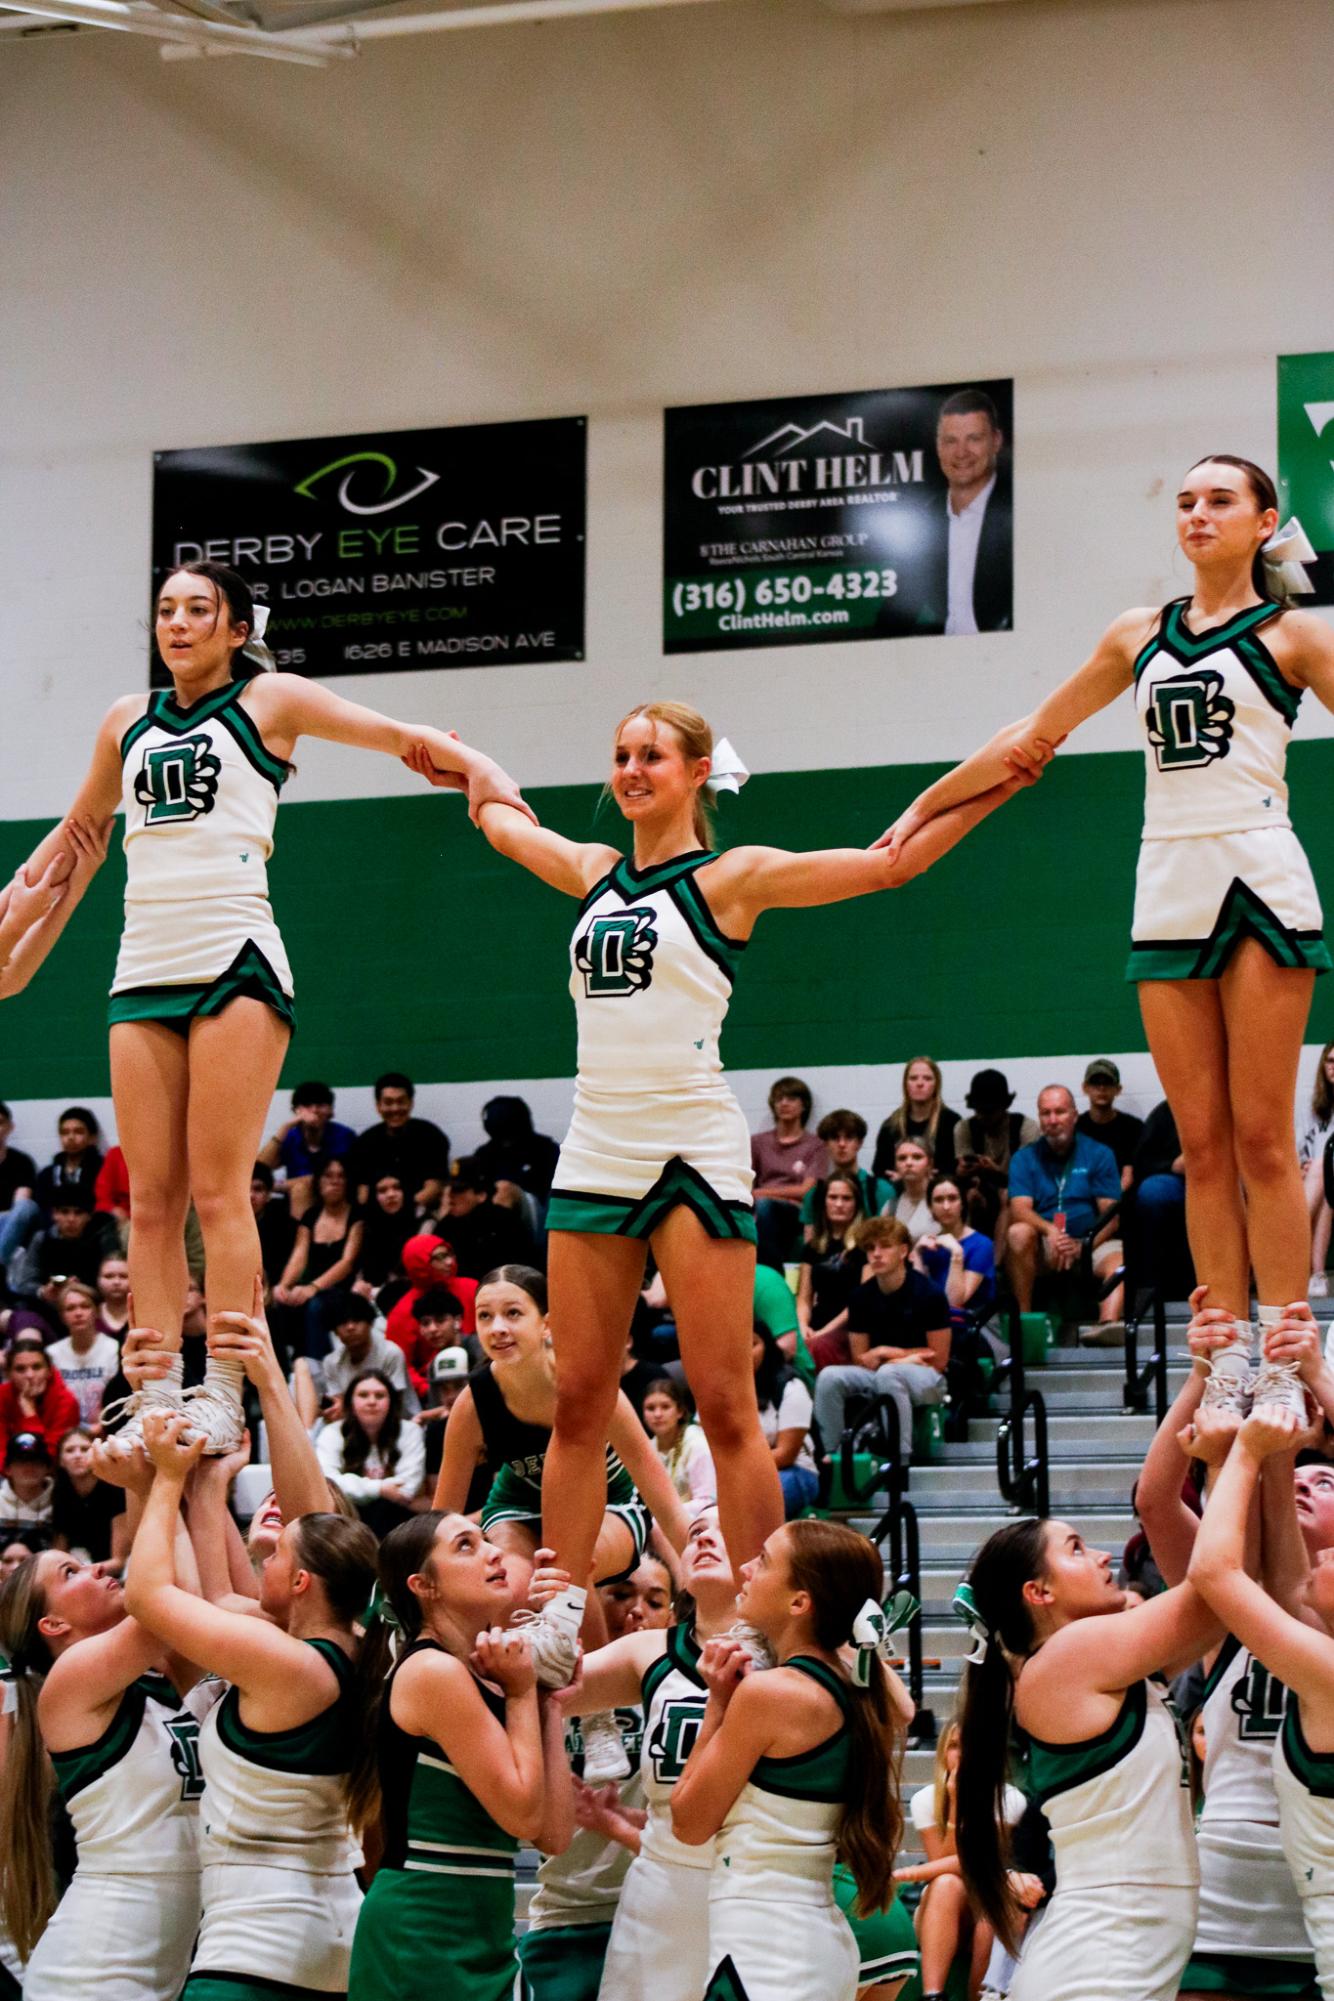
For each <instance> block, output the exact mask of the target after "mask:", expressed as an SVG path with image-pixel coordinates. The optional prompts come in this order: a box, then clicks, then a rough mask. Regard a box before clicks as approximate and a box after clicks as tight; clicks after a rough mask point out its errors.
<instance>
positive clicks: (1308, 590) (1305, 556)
mask: <svg viewBox="0 0 1334 2001" xmlns="http://www.w3.org/2000/svg"><path fill="white" fill-rule="evenodd" d="M1260 554H1261V556H1262V557H1263V559H1264V566H1265V570H1266V572H1267V573H1268V576H1269V581H1270V583H1271V585H1272V586H1273V587H1274V588H1275V589H1276V590H1281V591H1282V592H1283V593H1284V594H1285V595H1286V596H1287V597H1311V596H1313V595H1314V593H1315V585H1314V584H1313V583H1312V582H1311V579H1310V578H1309V577H1308V576H1307V574H1306V571H1305V570H1304V569H1303V567H1302V565H1303V564H1304V563H1314V562H1315V560H1316V552H1315V550H1314V549H1313V548H1312V547H1311V544H1310V540H1309V538H1308V536H1307V533H1306V530H1305V529H1304V528H1303V527H1302V524H1301V522H1300V521H1299V520H1298V519H1297V517H1296V515H1295V514H1292V515H1289V517H1288V519H1287V520H1286V521H1285V522H1284V524H1283V526H1282V527H1281V528H1279V529H1277V530H1276V531H1275V533H1274V534H1272V535H1271V536H1270V538H1269V540H1268V541H1267V542H1266V543H1265V545H1264V547H1263V548H1262V549H1261V551H1260Z"/></svg>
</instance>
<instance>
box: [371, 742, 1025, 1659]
mask: <svg viewBox="0 0 1334 2001" xmlns="http://www.w3.org/2000/svg"><path fill="white" fill-rule="evenodd" d="M718 753H722V755H721V756H719V755H718ZM410 761H411V762H412V763H413V766H414V768H415V769H417V770H419V771H420V772H421V773H422V775H423V776H424V777H428V778H431V779H432V782H434V783H439V782H440V779H439V777H438V775H435V774H433V773H432V769H431V758H430V753H429V751H423V752H421V753H420V754H418V755H417V756H416V757H415V758H414V759H412V760H410ZM744 776H745V773H744V770H743V768H742V767H741V766H740V764H739V763H738V762H737V760H736V756H735V753H734V752H732V751H731V750H730V748H729V747H728V746H727V745H726V743H725V742H724V743H723V744H721V745H719V746H718V747H717V752H715V745H714V740H713V732H712V731H711V729H710V728H709V726H708V724H707V723H706V722H705V721H704V719H703V717H702V716H700V715H698V714H697V713H696V711H695V710H694V709H691V708H688V707H686V705H685V704H684V703H680V702H652V703H647V704H645V705H644V706H642V707H640V708H637V709H633V710H632V711H631V712H630V714H629V715H628V716H626V717H625V719H624V720H623V721H622V722H621V724H620V725H619V726H618V728H617V731H616V735H615V739H614V744H613V755H612V770H611V778H610V790H611V794H612V797H613V798H614V800H615V802H616V804H617V806H618V807H619V809H620V811H621V813H622V815H623V816H624V818H625V819H626V820H627V821H629V823H630V825H631V827H632V828H633V830H634V856H633V859H632V860H627V859H626V858H625V857H624V856H623V855H621V854H620V853H619V852H618V851H617V849H615V848H611V847H606V846H604V845H603V844H602V843H601V842H579V841H570V840H566V839H565V838H564V836H562V835H560V834H556V833H553V832H552V831H551V830H550V829H549V828H546V827H538V826H535V825H533V824H531V823H530V822H529V821H528V820H527V819H525V817H524V815H523V813H522V812H521V811H518V810H515V809H514V808H513V807H512V806H510V805H509V804H507V803H506V802H504V801H499V800H497V801H496V802H495V803H493V804H488V805H487V806H486V807H485V809H484V810H483V811H482V812H481V813H480V814H479V822H480V825H481V828H482V831H483V833H484V834H485V835H486V837H487V839H488V840H489V841H490V843H491V845H492V846H493V847H494V848H496V849H497V850H498V851H499V852H500V853H501V854H504V855H508V856H509V857H510V859H511V860H513V861H516V862H518V863H519V864H520V865H521V866H522V867H524V868H526V869H528V870H530V871H531V872H532V873H533V874H534V875H537V876H540V877H541V879H542V881H543V882H546V883H549V884H550V885H551V887H552V888H553V889H558V890H561V891H563V892H564V893H565V894H566V895H567V896H572V897H575V898H576V899H578V901H579V906H580V908H579V915H578V917H577V919H576V921H575V929H574V936H573V939H572V941H571V948H570V949H571V979H570V991H571V993H572V995H573V997H574V1003H575V1011H576V1015H577V1019H578V1028H579V1074H578V1083H577V1086H576V1091H575V1109H574V1119H573V1122H572V1124H571V1126H570V1130H569V1132H568V1133H567V1135H566V1138H565V1144H564V1146H563V1147H562V1149H561V1155H560V1160H559V1163H558V1165H557V1168H556V1175H555V1181H554V1184H553V1187H552V1192H551V1203H550V1207H549V1208H548V1211H547V1229H548V1232H549V1241H548V1260H549V1263H548V1271H549V1277H550V1282H551V1327H552V1336H553V1340H554V1344H555V1353H556V1370H557V1379H556V1415H555V1425H554V1428H553V1433H552V1440H551V1448H550V1450H549V1452H548V1454H547V1461H546V1470H545V1473H544V1476H543V1483H542V1519H543V1536H542V1540H543V1543H544V1544H545V1545H546V1546H547V1547H548V1548H550V1549H552V1550H554V1551H555V1553H556V1562H557V1563H558V1564H559V1565H560V1566H561V1568H562V1569H565V1570H567V1571H568V1572H569V1574H570V1576H571V1577H572V1578H574V1579H577V1580H579V1582H578V1583H576V1584H574V1585H571V1586H570V1588H569V1589H568V1590H566V1591H564V1592H562V1593H561V1595H560V1596H559V1597H558V1598H556V1599H554V1600H553V1601H552V1603H551V1604H550V1605H548V1606H547V1607H546V1608H545V1610H544V1612H543V1614H542V1621H541V1623H540V1625H539V1626H537V1627H535V1628H534V1633H533V1648H534V1660H535V1661H536V1663H537V1669H538V1675H539V1678H540V1679H541V1680H543V1681H547V1682H552V1683H559V1682H564V1681H568V1680H569V1678H570V1676H571V1674H572V1673H573V1670H574V1661H575V1651H576V1644H577V1638H578V1633H579V1628H580V1624H581V1622H582V1619H583V1615H584V1607H585V1602H586V1597H587V1588H586V1586H585V1585H584V1584H583V1581H582V1580H583V1579H585V1578H586V1577H587V1576H588V1573H589V1567H590V1564H591V1562H592V1558H593V1550H594V1545H595V1543H596V1541H597V1536H598V1530H599V1527H600V1524H601V1522H602V1517H603V1510H604V1506H605V1498H604V1497H605V1491H606V1471H605V1450H606V1443H607V1437H608V1428H609V1426H610V1423H611V1417H612V1411H613V1408H614V1406H615V1402H616V1396H617V1390H618V1385H619V1380H620V1362H621V1357H622V1355H623V1353H624V1350H625V1340H626V1333H627V1330H628V1328H629V1325H630V1319H631V1315H632V1312H633V1310H634V1305H635V1301H636V1299H637V1297H638V1293H639V1289H640V1286H641V1285H642V1283H643V1274H644V1259H645V1253H646V1248H647V1246H649V1245H650V1244H651V1245H652V1249H653V1255H654V1258H655V1260H656V1262H657V1265H658V1269H659V1271H660V1272H661V1273H662V1276H663V1280H664V1283H665V1285H666V1288H667V1293H668V1296H669V1298H670V1300H671V1303H672V1311H673V1313H674V1315H675V1319H676V1326H677V1332H678V1335H679V1338H680V1343H681V1358H682V1360H683V1362H684V1364H685V1368H686V1374H687V1377H688V1379H689V1382H690V1388H691V1394H692V1395H693V1396H694V1399H695V1403H696V1407H697V1408H698V1410H699V1414H700V1420H701V1422H702V1424H703V1426H704V1430H705V1434H706V1436H707V1437H708V1440H709V1446H710V1449H711V1451H712V1453H713V1462H714V1466H715V1468H716V1470H717V1474H718V1507H719V1513H720V1515H721V1518H722V1525H723V1532H724V1534H725V1536H726V1538H727V1546H728V1549H729V1551H730V1552H731V1555H732V1561H733V1564H734V1565H735V1564H737V1563H739V1562H741V1561H742V1560H744V1559H745V1558H748V1557H752V1556H754V1555H755V1554H756V1553H757V1552H758V1550H759V1549H760V1547H761V1546H762V1544H763V1542H764V1539H765V1537H766V1535H768V1534H769V1532H770V1530H771V1529H773V1528H775V1527H777V1525H778V1524H779V1523H780V1522H781V1521H782V1519H783V1497H782V1493H781V1490H780V1488H779V1484H778V1474H777V1472H776V1471H775V1469H774V1459H773V1454H772V1452H771V1451H770V1450H769V1447H768V1445H767V1444H766V1442H765V1438H764V1433H763V1432H762V1431H761V1429H760V1422H759V1411H758V1408H757V1405H756V1401H755V1379H754V1370H753V1368H752V1364H751V1324H752V1311H751V1308H752V1293H753V1290H754V1277H755V1249H754V1245H755V1217H754V1210H753V1207H752V1203H751V1180H752V1176H751V1171H750V1164H749V1163H750V1135H749V1133H748V1131H747V1129H746V1122H745V1119H744V1117H743V1116H742V1112H741V1108H740V1106H739V1105H738V1104H737V1102H736V1100H735V1098H734V1097H733V1096H732V1093H731V1091H730V1090H729V1089H728V1087H727V1084H726V1082H725V1080H724V1078H723V1073H722V1063H721V1060H720V1058H719V1054H718V1038H719V1034H720V1032H721V1029H722V1024H723V1018H724V1016H725V1015H726V1012H727V1006H728V1001H729V1000H730V997H731V991H732V981H733V979H734V977H735V975H736V973H737V971H738V970H739V967H740V962H741V954H742V952H743V951H744V949H745V945H746V940H747V939H748V938H749V936H750V933H751V931H752V930H753V928H754V926H755V923H756V920H757V919H758V918H759V916H760V915H761V914H762V913H763V912H764V911H766V910H773V909H781V908H789V909H796V908H801V907H809V906H814V905H820V904H826V903H838V902H841V901H844V900H845V899H847V898H849V897H853V896H866V895H869V894H870V893H871V892H872V891H873V890H879V889H891V888H894V887H895V886H897V885H898V884H900V883H905V882H907V881H909V880H910V879H911V878H912V877H913V876H915V875H919V874H920V873H921V872H922V870H923V869H925V868H928V867H929V866H930V865H931V863H932V862H933V861H935V860H937V859H938V858H939V857H940V856H941V855H943V854H944V853H946V852H947V850H948V849H949V848H951V847H953V846H954V844H955V842H956V841H958V840H960V839H961V838H962V837H963V835H964V834H965V833H966V832H967V831H968V830H969V828H970V827H973V826H975V825H976V824H977V822H978V821H979V820H981V819H984V818H985V817H986V815H987V814H988V813H989V812H991V811H992V810H993V809H994V808H995V807H996V806H998V805H1000V804H1001V803H1002V801H1003V800H1004V799H1006V798H1007V797H1008V796H1009V793H1010V792H1011V791H1012V790H1013V789H1015V786H1016V784H1017V783H1022V782H1027V780H1026V779H1017V778H1016V776H1015V775H1014V774H1013V773H1005V772H1002V773H1001V774H1000V775H999V779H998V782H997V784H996V786H995V787H994V789H993V790H992V791H991V792H990V793H989V794H988V795H987V796H986V797H984V798H975V799H973V800H971V801H970V802H969V803H968V804H967V805H966V806H963V807H961V808H960V809H959V811H958V812H957V813H948V814H942V815H941V816H940V817H939V818H938V819H936V820H935V821H934V823H933V824H932V825H931V826H930V827H929V828H927V829H925V830H924V831H923V833H922V834H921V835H919V836H917V837H916V838H915V839H913V840H912V841H911V842H910V843H909V844H907V846H906V847H905V849H904V852H903V854H902V856H901V857H900V858H899V859H897V860H893V861H891V859H890V858H889V857H888V856H886V855H884V854H883V853H878V852H875V851H868V850H863V849H857V848H831V849H826V850H823V851H821V852H817V853H812V854H789V853H786V852H784V851H783V850H782V849H779V848H761V847H742V848H731V849H729V850H727V851H726V852H725V853H721V854H720V853H719V852H718V851H717V850H716V849H715V848H714V847H713V846H712V833H711V828H710V823H709V817H708V812H707V808H706V805H705V791H706V788H708V787H710V786H712V787H713V788H715V789H716V788H717V787H718V786H720V785H722V786H726V787H730V789H732V790H736V789H737V786H738V784H739V781H740V779H741V778H742V777H744Z"/></svg>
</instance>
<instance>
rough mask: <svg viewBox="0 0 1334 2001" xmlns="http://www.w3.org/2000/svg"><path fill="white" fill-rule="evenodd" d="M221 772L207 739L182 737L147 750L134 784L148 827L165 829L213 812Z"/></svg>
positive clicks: (202, 737) (136, 796)
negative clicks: (176, 741)
mask: <svg viewBox="0 0 1334 2001" xmlns="http://www.w3.org/2000/svg"><path fill="white" fill-rule="evenodd" d="M221 771H222V766H221V764H220V763H219V762H218V759H217V758H216V757H215V756H214V754H213V749H212V746H211V745H210V743H209V740H208V738H207V737H206V736H187V737H182V738H181V739H180V741H179V742H178V743H169V744H162V745H160V746H158V747H157V748H156V749H153V750H148V751H145V753H144V761H143V764H142V766H141V767H140V770H139V776H138V777H137V778H136V779H135V781H134V796H135V798H136V799H137V800H138V802H139V804H140V805H141V806H143V807H144V808H145V809H146V811H145V813H144V823H145V825H146V826H149V827H164V826H168V825H170V824H171V823H172V822H173V821H176V820H198V819H200V818H202V816H203V815H204V814H205V813H211V812H212V811H213V802H214V800H215V799H216V798H217V796H218V777H219V774H220V773H221Z"/></svg>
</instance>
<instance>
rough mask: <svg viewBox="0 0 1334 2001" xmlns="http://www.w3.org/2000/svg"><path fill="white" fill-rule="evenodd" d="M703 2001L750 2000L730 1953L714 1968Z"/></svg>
mask: <svg viewBox="0 0 1334 2001" xmlns="http://www.w3.org/2000/svg"><path fill="white" fill-rule="evenodd" d="M703 2001H750V1996H749V1995H748V1994H747V1992H746V1990H745V1988H744V1987H743V1986H742V1984H741V1975H740V1974H739V1973H738V1972H737V1970H736V1965H735V1963H734V1961H733V1959H732V1955H731V1953H728V1955H727V1957H726V1959H724V1960H721V1961H720V1962H719V1964H718V1965H717V1966H716V1967H715V1968H714V1970H713V1975H712V1977H711V1979H710V1981H709V1984H708V1986H707V1987H706V1988H705V1989H704V1997H703Z"/></svg>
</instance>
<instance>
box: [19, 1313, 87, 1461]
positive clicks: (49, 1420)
mask: <svg viewBox="0 0 1334 2001" xmlns="http://www.w3.org/2000/svg"><path fill="white" fill-rule="evenodd" d="M78 1421H79V1406H78V1404H77V1403H76V1402H75V1400H74V1396H73V1394H72V1392H71V1391H69V1390H67V1389H66V1387H65V1385H64V1383H63V1382H62V1381H61V1377H60V1371H59V1369H55V1368H53V1367H52V1366H51V1358H50V1356H49V1355H48V1354H47V1352H46V1349H45V1348H44V1347H43V1346H42V1343H41V1341H40V1340H39V1339H38V1337H37V1336H36V1335H35V1334H20V1335H19V1336H18V1338H17V1339H16V1340H14V1341H11V1342H10V1344H9V1351H8V1354H7V1356H6V1380H5V1381H4V1382H3V1383H0V1446H7V1445H8V1442H9V1440H10V1439H11V1438H14V1437H17V1435H18V1434H19V1433H20V1432H25V1433H26V1432H32V1431H36V1432H39V1433H40V1434H41V1436H42V1438H43V1439H44V1440H45V1441H46V1449H47V1454H48V1456H49V1457H50V1458H52V1459H54V1457H55V1455H56V1453H57V1451H58V1450H59V1448H60V1441H61V1439H62V1438H63V1437H64V1436H65V1433H66V1432H67V1431H68V1430H69V1429H70V1426H71V1425H75V1424H77V1423H78Z"/></svg>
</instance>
